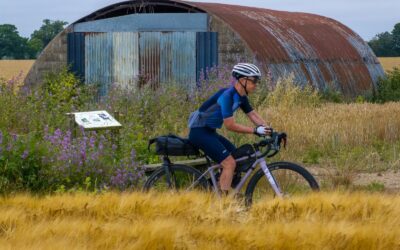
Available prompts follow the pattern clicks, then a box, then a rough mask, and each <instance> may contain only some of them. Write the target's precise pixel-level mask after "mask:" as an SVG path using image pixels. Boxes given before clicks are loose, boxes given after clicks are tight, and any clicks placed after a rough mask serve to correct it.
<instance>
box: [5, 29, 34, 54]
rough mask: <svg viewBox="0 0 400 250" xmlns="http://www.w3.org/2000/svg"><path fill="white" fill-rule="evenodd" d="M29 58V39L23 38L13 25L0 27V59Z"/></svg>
mask: <svg viewBox="0 0 400 250" xmlns="http://www.w3.org/2000/svg"><path fill="white" fill-rule="evenodd" d="M6 58H7V59H26V58H29V47H28V39H27V38H24V37H21V36H20V35H19V33H18V31H17V27H15V25H12V24H1V25H0V59H6Z"/></svg>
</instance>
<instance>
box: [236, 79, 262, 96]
mask: <svg viewBox="0 0 400 250" xmlns="http://www.w3.org/2000/svg"><path fill="white" fill-rule="evenodd" d="M257 80H258V79H256V78H254V77H243V78H240V79H239V81H240V82H241V83H242V85H243V86H246V90H247V92H248V93H249V94H250V93H252V92H254V91H255V89H256V87H257V84H256V83H257Z"/></svg>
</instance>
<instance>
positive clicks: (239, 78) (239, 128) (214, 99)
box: [189, 63, 271, 194]
mask: <svg viewBox="0 0 400 250" xmlns="http://www.w3.org/2000/svg"><path fill="white" fill-rule="evenodd" d="M232 76H233V77H234V78H235V79H236V81H235V83H234V85H233V86H232V87H230V88H223V89H221V90H219V91H217V92H216V93H215V94H214V95H212V96H211V97H210V98H209V99H208V100H207V101H205V102H204V103H203V104H202V105H201V106H200V108H199V109H198V110H196V111H195V112H193V113H192V114H191V115H190V117H189V128H190V132H189V140H190V142H191V143H192V144H193V145H194V146H196V147H198V148H199V149H201V150H202V151H203V152H204V153H205V154H206V155H207V156H209V157H210V158H211V159H212V160H213V161H215V162H217V163H219V164H221V165H222V169H223V170H222V173H221V176H220V180H219V186H220V189H221V191H222V193H223V194H228V193H229V190H230V187H231V183H232V178H233V175H234V171H235V167H236V162H235V159H234V158H233V157H232V155H231V152H232V151H234V150H235V149H236V147H235V146H234V145H233V144H232V143H231V142H230V141H229V140H228V139H226V138H225V137H223V136H222V135H219V134H218V133H217V132H216V129H220V128H221V127H222V125H224V126H225V127H226V128H227V129H228V130H230V131H234V132H237V133H247V134H253V133H254V134H256V135H266V134H269V133H271V128H270V127H269V126H267V125H266V123H265V121H264V120H263V119H262V118H261V117H260V115H259V114H257V112H256V111H254V110H253V108H252V107H251V105H250V103H249V100H248V97H247V96H248V95H249V94H251V93H252V92H254V90H255V88H256V86H257V85H256V84H257V82H258V81H259V80H260V78H261V72H260V70H259V69H258V68H257V66H255V65H254V64H250V63H239V64H237V65H235V66H234V67H233V69H232ZM239 107H240V108H241V109H242V110H243V111H244V112H245V113H246V115H247V117H248V118H249V119H250V120H251V121H252V122H253V123H254V125H255V126H256V127H255V128H253V127H248V126H244V125H241V124H238V123H236V122H235V119H234V118H233V113H234V112H235V111H236V110H237V109H238V108H239Z"/></svg>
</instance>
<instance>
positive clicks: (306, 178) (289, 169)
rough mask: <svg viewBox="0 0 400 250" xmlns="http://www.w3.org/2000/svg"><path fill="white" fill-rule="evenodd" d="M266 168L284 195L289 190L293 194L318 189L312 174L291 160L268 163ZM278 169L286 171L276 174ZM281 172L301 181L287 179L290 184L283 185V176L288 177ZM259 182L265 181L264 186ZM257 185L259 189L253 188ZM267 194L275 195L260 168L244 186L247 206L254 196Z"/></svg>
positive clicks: (266, 195) (258, 196) (259, 196)
mask: <svg viewBox="0 0 400 250" xmlns="http://www.w3.org/2000/svg"><path fill="white" fill-rule="evenodd" d="M268 169H269V170H270V171H271V173H272V176H274V178H275V180H276V182H277V183H278V185H279V186H280V188H281V191H282V192H283V193H284V195H289V193H288V192H289V191H291V192H293V194H304V193H307V192H312V191H318V190H319V185H318V182H317V181H316V180H315V178H314V176H313V175H312V174H311V173H310V172H308V171H307V170H306V169H305V168H303V167H302V166H300V165H297V164H295V163H292V162H274V163H271V164H269V165H268ZM280 170H285V171H286V172H283V171H281V172H280V173H279V174H278V171H280ZM281 173H283V174H284V173H289V174H294V176H296V177H298V178H299V180H300V181H301V183H300V182H299V183H294V182H293V180H289V181H290V182H289V181H288V184H290V186H289V185H288V186H285V185H283V184H285V183H284V181H285V178H288V175H286V176H284V175H283V174H281ZM261 182H265V183H266V184H265V187H263V186H262V184H263V183H261ZM257 186H258V187H259V188H260V189H261V190H260V191H256V190H255V189H256V187H257ZM286 188H289V189H291V190H285V189H286ZM255 192H257V193H255ZM268 195H270V196H271V197H275V192H273V189H272V187H271V186H270V184H269V182H268V181H267V178H266V177H265V174H264V171H263V170H262V169H261V168H260V169H258V170H257V172H256V173H255V174H254V175H253V176H252V177H251V179H250V181H249V183H248V185H247V187H246V192H245V198H246V205H248V206H249V205H251V204H252V203H253V202H254V200H255V198H257V200H259V199H262V198H264V197H261V196H265V197H268ZM290 195H292V194H290Z"/></svg>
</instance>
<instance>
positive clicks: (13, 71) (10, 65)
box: [0, 60, 35, 80]
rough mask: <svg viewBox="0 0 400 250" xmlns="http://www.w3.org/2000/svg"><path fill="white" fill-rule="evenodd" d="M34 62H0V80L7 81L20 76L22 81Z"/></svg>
mask: <svg viewBox="0 0 400 250" xmlns="http://www.w3.org/2000/svg"><path fill="white" fill-rule="evenodd" d="M34 62H35V60H0V78H4V79H6V80H9V79H11V78H12V77H16V76H18V75H19V74H21V78H22V80H23V79H24V78H25V76H26V74H28V72H29V70H30V68H31V67H32V65H33V63H34ZM21 72H22V73H21Z"/></svg>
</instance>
